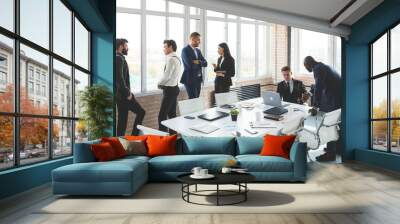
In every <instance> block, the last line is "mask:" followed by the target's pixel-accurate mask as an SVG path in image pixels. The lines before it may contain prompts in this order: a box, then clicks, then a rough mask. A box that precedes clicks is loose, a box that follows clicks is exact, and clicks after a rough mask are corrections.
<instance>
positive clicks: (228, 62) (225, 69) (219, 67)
mask: <svg viewBox="0 0 400 224" xmlns="http://www.w3.org/2000/svg"><path fill="white" fill-rule="evenodd" d="M218 54H219V55H220V57H219V58H218V64H213V66H214V72H215V93H226V92H229V87H230V86H231V85H232V77H233V76H235V59H233V57H232V55H231V52H230V50H229V47H228V45H227V44H226V43H220V44H219V45H218Z"/></svg>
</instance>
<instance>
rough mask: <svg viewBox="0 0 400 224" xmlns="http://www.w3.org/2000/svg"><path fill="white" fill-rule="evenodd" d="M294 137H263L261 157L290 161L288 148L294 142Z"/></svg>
mask: <svg viewBox="0 0 400 224" xmlns="http://www.w3.org/2000/svg"><path fill="white" fill-rule="evenodd" d="M295 139H296V136H295V135H284V136H274V135H265V136H264V145H263V148H262V149H261V153H260V155H261V156H280V157H283V158H286V159H290V148H291V147H292V144H293V142H294V140H295Z"/></svg>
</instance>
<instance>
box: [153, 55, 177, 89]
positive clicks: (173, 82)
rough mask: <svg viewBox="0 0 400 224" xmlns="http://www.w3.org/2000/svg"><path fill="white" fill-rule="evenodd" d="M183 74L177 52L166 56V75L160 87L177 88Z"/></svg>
mask: <svg viewBox="0 0 400 224" xmlns="http://www.w3.org/2000/svg"><path fill="white" fill-rule="evenodd" d="M180 74H181V61H180V59H179V57H178V56H177V55H176V53H175V52H172V53H170V54H168V55H167V56H166V60H165V66H164V74H163V76H162V77H161V80H160V81H159V82H158V85H161V86H177V85H178V80H179V76H180Z"/></svg>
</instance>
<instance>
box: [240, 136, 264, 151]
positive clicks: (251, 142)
mask: <svg viewBox="0 0 400 224" xmlns="http://www.w3.org/2000/svg"><path fill="white" fill-rule="evenodd" d="M236 141H237V147H236V155H246V154H260V152H261V149H262V147H263V144H264V139H263V137H237V138H236Z"/></svg>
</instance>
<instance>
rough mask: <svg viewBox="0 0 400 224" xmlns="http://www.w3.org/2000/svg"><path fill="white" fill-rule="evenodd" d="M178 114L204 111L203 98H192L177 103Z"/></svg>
mask: <svg viewBox="0 0 400 224" xmlns="http://www.w3.org/2000/svg"><path fill="white" fill-rule="evenodd" d="M178 107H179V114H180V115H181V116H182V115H186V114H191V113H194V112H197V111H202V110H204V109H205V106H204V101H203V98H200V97H199V98H194V99H188V100H181V101H178Z"/></svg>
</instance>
